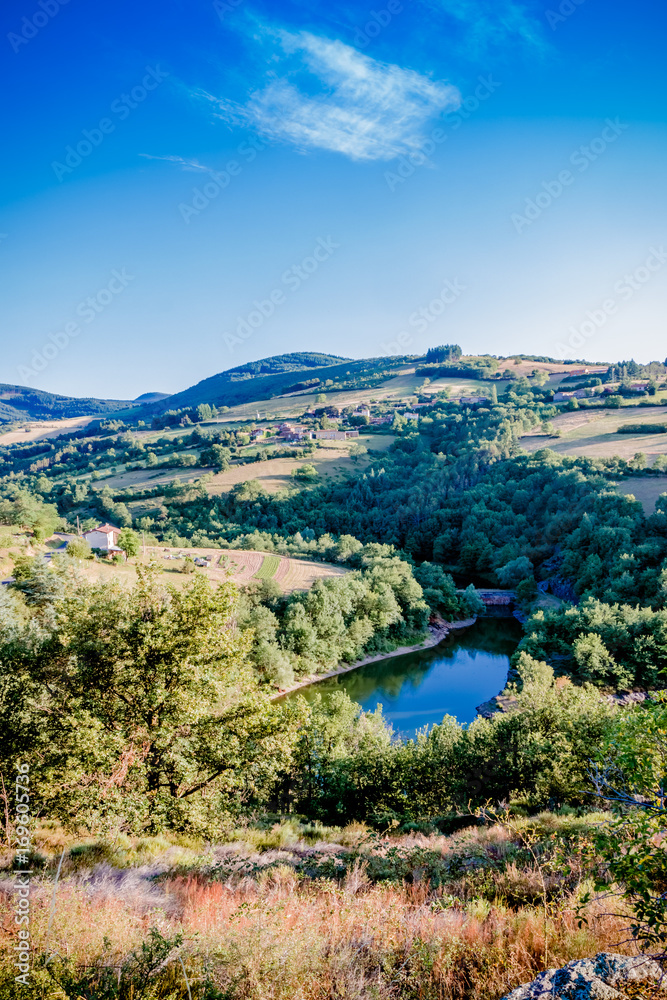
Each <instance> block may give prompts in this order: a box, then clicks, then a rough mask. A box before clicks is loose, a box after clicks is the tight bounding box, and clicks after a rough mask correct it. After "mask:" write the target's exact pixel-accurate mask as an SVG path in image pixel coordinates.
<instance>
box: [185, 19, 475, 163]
mask: <svg viewBox="0 0 667 1000" xmlns="http://www.w3.org/2000/svg"><path fill="white" fill-rule="evenodd" d="M266 35H268V36H269V37H270V40H271V41H272V42H273V44H274V47H275V51H274V59H275V62H274V66H275V69H274V70H273V72H272V78H271V79H269V81H268V82H267V84H266V85H265V86H264V87H262V88H261V89H258V90H256V91H254V92H253V93H251V94H250V96H249V98H248V99H247V101H246V102H245V103H244V104H238V103H235V102H232V101H229V100H225V99H221V100H218V99H215V98H212V97H211V95H208V94H205V95H201V96H203V97H205V98H206V99H208V100H214V102H215V105H216V114H217V115H218V116H219V117H220V118H222V119H224V120H225V121H227V122H232V123H234V124H244V125H247V126H250V127H252V128H254V129H255V130H256V131H257V132H259V133H260V134H262V135H264V136H266V137H267V138H269V139H273V140H277V141H282V142H288V143H290V144H291V145H293V146H295V147H296V148H297V149H299V150H300V151H302V152H305V151H307V150H311V149H322V150H328V151H330V152H336V153H341V154H342V155H344V156H347V157H349V158H350V159H352V160H357V161H360V160H361V161H363V160H391V159H394V158H395V157H397V156H400V155H401V154H403V153H406V152H409V151H410V150H411V149H416V148H419V146H420V144H421V142H422V140H423V136H424V130H425V126H426V124H427V123H428V121H429V120H430V119H432V118H433V117H434V116H435V115H437V114H440V113H442V112H444V111H450V110H454V109H455V108H457V107H458V106H459V104H460V101H461V95H460V92H459V91H458V89H457V88H456V87H454V86H452V85H451V84H448V83H444V82H441V81H434V80H432V79H431V78H430V77H428V76H424V75H422V74H420V73H417V72H416V71H414V70H409V69H403V68H402V67H401V66H397V65H395V64H392V63H383V62H379V61H377V60H375V59H372V58H370V57H369V56H366V55H362V54H361V53H360V52H358V51H357V50H356V49H354V48H352V47H351V46H349V45H345V44H344V43H343V42H340V41H337V40H331V39H328V38H322V37H318V36H316V35H313V34H311V33H309V32H305V31H304V32H300V33H298V34H292V33H289V32H286V31H280V32H270V33H269V32H266ZM276 42H277V44H276Z"/></svg>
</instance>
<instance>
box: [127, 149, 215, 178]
mask: <svg viewBox="0 0 667 1000" xmlns="http://www.w3.org/2000/svg"><path fill="white" fill-rule="evenodd" d="M139 156H143V157H144V159H146V160H165V161H166V162H167V163H175V164H176V166H178V167H182V169H183V170H192V171H195V172H196V171H199V170H203V171H204V172H205V173H210V171H211V168H210V167H207V166H205V165H204V164H203V163H200V162H199V161H198V160H187V159H184V158H183V157H182V156H153V155H152V154H151V153H139Z"/></svg>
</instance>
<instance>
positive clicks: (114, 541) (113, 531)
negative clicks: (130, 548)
mask: <svg viewBox="0 0 667 1000" xmlns="http://www.w3.org/2000/svg"><path fill="white" fill-rule="evenodd" d="M119 535H120V528H117V527H116V526H115V525H113V524H98V526H97V527H96V528H93V529H92V531H86V532H84V535H83V537H84V538H85V539H86V541H87V542H88V544H89V545H90V547H91V549H102V551H104V552H121V551H122V550H121V549H119V548H118V536H119Z"/></svg>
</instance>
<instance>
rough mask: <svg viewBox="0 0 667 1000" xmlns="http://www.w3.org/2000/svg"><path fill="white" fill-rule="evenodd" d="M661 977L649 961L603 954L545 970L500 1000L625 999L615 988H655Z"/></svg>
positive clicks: (660, 971) (660, 970) (656, 966)
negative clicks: (632, 984) (633, 985)
mask: <svg viewBox="0 0 667 1000" xmlns="http://www.w3.org/2000/svg"><path fill="white" fill-rule="evenodd" d="M662 978H663V972H662V969H661V968H660V966H659V965H658V964H657V963H656V962H654V961H652V959H650V958H643V957H641V956H640V957H636V958H628V957H627V956H625V955H610V954H606V953H604V952H602V953H600V954H599V955H596V956H595V958H582V959H580V960H579V961H578V962H570V963H569V965H566V966H565V967H564V968H563V969H547V971H546V972H541V973H540V975H539V976H538V977H537V979H535V980H533V982H532V983H527V984H526V985H525V986H519V987H518V988H517V989H516V990H513V991H512V992H511V993H509V994H508V995H507V996H506V997H504V998H503V1000H614V998H616V997H620V998H622V997H624V996H627V994H626V993H623V992H621V991H620V989H619V988H617V987H622V985H623V983H628V982H631V981H634V982H645V983H651V984H652V985H656V984H658V983H660V982H661V980H662ZM665 985H667V977H665Z"/></svg>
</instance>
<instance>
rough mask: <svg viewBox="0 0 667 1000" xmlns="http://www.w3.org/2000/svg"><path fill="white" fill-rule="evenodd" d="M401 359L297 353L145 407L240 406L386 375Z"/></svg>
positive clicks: (233, 372)
mask: <svg viewBox="0 0 667 1000" xmlns="http://www.w3.org/2000/svg"><path fill="white" fill-rule="evenodd" d="M404 362H405V359H404V358H367V359H365V360H362V361H354V360H352V359H349V358H340V357H336V356H335V355H331V354H315V353H308V352H300V353H295V354H280V355H276V356H274V357H270V358H263V359H262V360H261V361H251V362H249V363H248V364H245V365H241V366H239V367H238V368H230V369H228V370H227V371H224V372H220V373H219V374H218V375H212V376H211V377H210V378H206V379H203V381H201V382H198V383H197V384H196V385H193V386H190V388H188V389H185V390H183V392H177V393H175V394H174V395H173V396H169V398H168V399H165V400H162V401H160V402H158V403H153V404H149V405H148V406H146V407H145V409H146V410H147V411H148V412H150V413H160V412H163V411H164V410H178V409H184V408H189V407H195V406H198V405H199V404H200V403H211V404H214V405H215V406H237V405H239V404H242V403H250V402H255V401H258V400H261V399H271V398H272V397H275V396H281V395H283V394H284V393H288V392H299V391H301V390H307V389H310V390H311V391H319V390H320V388H321V389H322V390H324V389H326V386H325V383H326V382H327V381H331V382H335V383H341V382H349V381H350V380H353V379H356V378H359V377H364V376H365V377H369V376H372V375H373V374H374V373H375V372H378V373H379V372H380V371H387V370H388V369H391V368H394V367H396V365H398V364H401V363H404Z"/></svg>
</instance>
